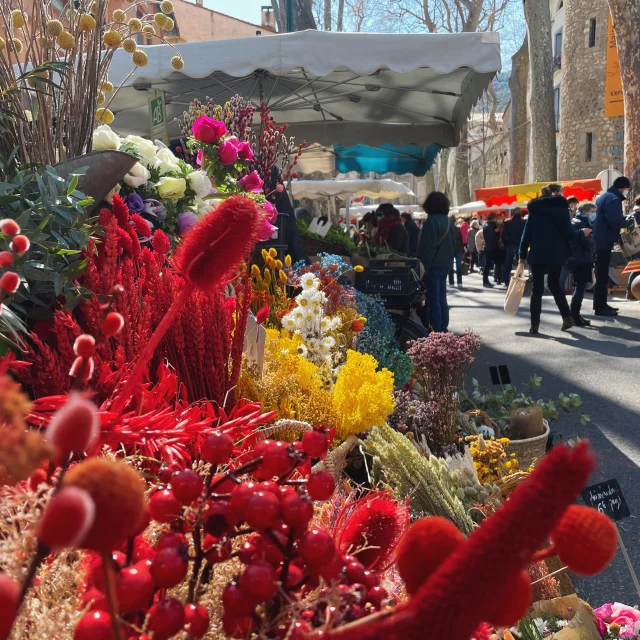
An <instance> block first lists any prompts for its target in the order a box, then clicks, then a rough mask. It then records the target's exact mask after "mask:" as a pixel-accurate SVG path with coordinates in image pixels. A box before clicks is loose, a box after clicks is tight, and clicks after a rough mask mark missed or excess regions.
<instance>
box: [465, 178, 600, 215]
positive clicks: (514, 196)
mask: <svg viewBox="0 0 640 640" xmlns="http://www.w3.org/2000/svg"><path fill="white" fill-rule="evenodd" d="M548 184H549V183H548V182H532V183H530V184H516V185H509V186H506V187H487V188H485V189H476V190H475V196H476V200H482V201H483V202H485V203H486V204H487V205H488V206H489V207H494V206H495V207H503V208H504V205H507V204H520V203H525V202H528V201H529V200H533V198H537V197H538V196H539V195H540V191H541V190H542V188H543V187H546V186H547V185H548ZM560 184H561V185H562V187H563V190H564V195H565V196H566V197H567V198H569V197H571V196H575V197H576V198H578V200H580V201H587V200H589V201H593V200H594V198H595V197H596V196H597V195H598V194H599V193H600V192H601V191H602V183H601V181H600V179H599V178H595V179H593V180H569V181H564V182H560Z"/></svg>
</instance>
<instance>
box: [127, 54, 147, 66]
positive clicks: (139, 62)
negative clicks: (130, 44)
mask: <svg viewBox="0 0 640 640" xmlns="http://www.w3.org/2000/svg"><path fill="white" fill-rule="evenodd" d="M131 61H132V62H133V64H135V65H136V67H146V66H147V62H149V59H148V58H147V54H146V53H145V52H144V51H135V52H134V53H133V55H132V56H131Z"/></svg>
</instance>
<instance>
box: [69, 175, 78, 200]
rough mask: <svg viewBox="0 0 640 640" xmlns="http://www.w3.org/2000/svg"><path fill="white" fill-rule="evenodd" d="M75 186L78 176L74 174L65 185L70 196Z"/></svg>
mask: <svg viewBox="0 0 640 640" xmlns="http://www.w3.org/2000/svg"><path fill="white" fill-rule="evenodd" d="M77 186H78V176H77V175H74V176H73V177H72V178H71V181H70V182H69V185H68V186H67V195H68V196H70V195H71V194H72V193H73V192H74V191H75V190H76V187H77Z"/></svg>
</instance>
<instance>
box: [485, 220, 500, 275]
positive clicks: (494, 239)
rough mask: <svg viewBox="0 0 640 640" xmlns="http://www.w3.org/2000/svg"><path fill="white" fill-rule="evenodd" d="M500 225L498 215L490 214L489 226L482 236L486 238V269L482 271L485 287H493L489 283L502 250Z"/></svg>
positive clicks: (486, 225)
mask: <svg viewBox="0 0 640 640" xmlns="http://www.w3.org/2000/svg"><path fill="white" fill-rule="evenodd" d="M497 230H498V225H497V223H496V214H495V213H490V214H489V217H488V218H487V224H485V225H484V227H483V229H482V235H483V237H484V257H485V263H484V269H483V271H482V285H483V286H484V287H489V288H491V287H493V285H492V284H491V282H489V274H490V273H491V272H492V271H493V266H494V264H495V259H496V254H497V253H498V251H499V250H500V247H499V246H498V237H499V236H498V231H497Z"/></svg>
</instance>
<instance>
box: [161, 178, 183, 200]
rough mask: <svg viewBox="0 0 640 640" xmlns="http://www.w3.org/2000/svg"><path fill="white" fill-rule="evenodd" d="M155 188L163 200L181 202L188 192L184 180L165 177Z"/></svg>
mask: <svg viewBox="0 0 640 640" xmlns="http://www.w3.org/2000/svg"><path fill="white" fill-rule="evenodd" d="M155 187H156V191H157V192H158V195H159V196H160V198H162V199H163V200H180V198H182V197H183V196H184V192H185V191H186V190H187V183H186V182H185V180H184V179H183V178H171V177H170V176H164V177H162V178H160V180H158V182H157V183H156V185H155Z"/></svg>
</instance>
